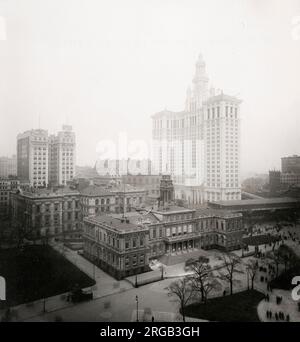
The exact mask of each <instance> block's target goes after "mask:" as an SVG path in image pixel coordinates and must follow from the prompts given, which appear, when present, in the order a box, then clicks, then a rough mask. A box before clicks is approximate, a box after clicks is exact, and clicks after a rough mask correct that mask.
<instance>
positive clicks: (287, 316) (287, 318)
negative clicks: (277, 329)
mask: <svg viewBox="0 0 300 342" xmlns="http://www.w3.org/2000/svg"><path fill="white" fill-rule="evenodd" d="M286 321H287V322H289V321H290V315H289V314H287V315H286Z"/></svg>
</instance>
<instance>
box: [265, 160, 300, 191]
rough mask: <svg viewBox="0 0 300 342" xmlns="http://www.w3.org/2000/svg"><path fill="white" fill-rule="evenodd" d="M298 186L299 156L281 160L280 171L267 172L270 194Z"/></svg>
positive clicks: (299, 176)
mask: <svg viewBox="0 0 300 342" xmlns="http://www.w3.org/2000/svg"><path fill="white" fill-rule="evenodd" d="M299 185H300V156H296V155H295V156H291V157H283V158H281V171H269V187H270V192H271V193H276V192H280V191H283V190H287V189H288V188H289V187H295V186H296V187H297V186H299Z"/></svg>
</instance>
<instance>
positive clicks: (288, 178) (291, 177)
mask: <svg viewBox="0 0 300 342" xmlns="http://www.w3.org/2000/svg"><path fill="white" fill-rule="evenodd" d="M280 183H281V185H283V186H293V185H299V184H300V173H294V172H285V173H281V174H280Z"/></svg>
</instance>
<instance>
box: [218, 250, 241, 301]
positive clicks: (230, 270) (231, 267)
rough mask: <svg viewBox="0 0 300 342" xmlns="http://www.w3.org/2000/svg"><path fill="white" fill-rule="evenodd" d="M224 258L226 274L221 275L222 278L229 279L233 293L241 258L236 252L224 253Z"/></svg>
mask: <svg viewBox="0 0 300 342" xmlns="http://www.w3.org/2000/svg"><path fill="white" fill-rule="evenodd" d="M222 260H223V262H224V267H225V271H226V273H225V274H222V275H221V277H220V278H221V279H223V280H225V281H227V282H228V283H229V285H230V294H231V295H232V293H233V277H234V274H235V273H237V272H238V271H237V266H238V265H239V264H240V262H241V261H240V258H239V257H238V256H236V255H234V254H223V255H222Z"/></svg>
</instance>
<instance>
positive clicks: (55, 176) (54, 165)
mask: <svg viewBox="0 0 300 342" xmlns="http://www.w3.org/2000/svg"><path fill="white" fill-rule="evenodd" d="M75 160H76V142H75V133H74V132H73V131H72V126H69V125H63V127H62V131H60V132H58V133H57V135H50V137H49V183H50V185H67V182H68V181H70V180H72V179H73V178H74V176H75Z"/></svg>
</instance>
